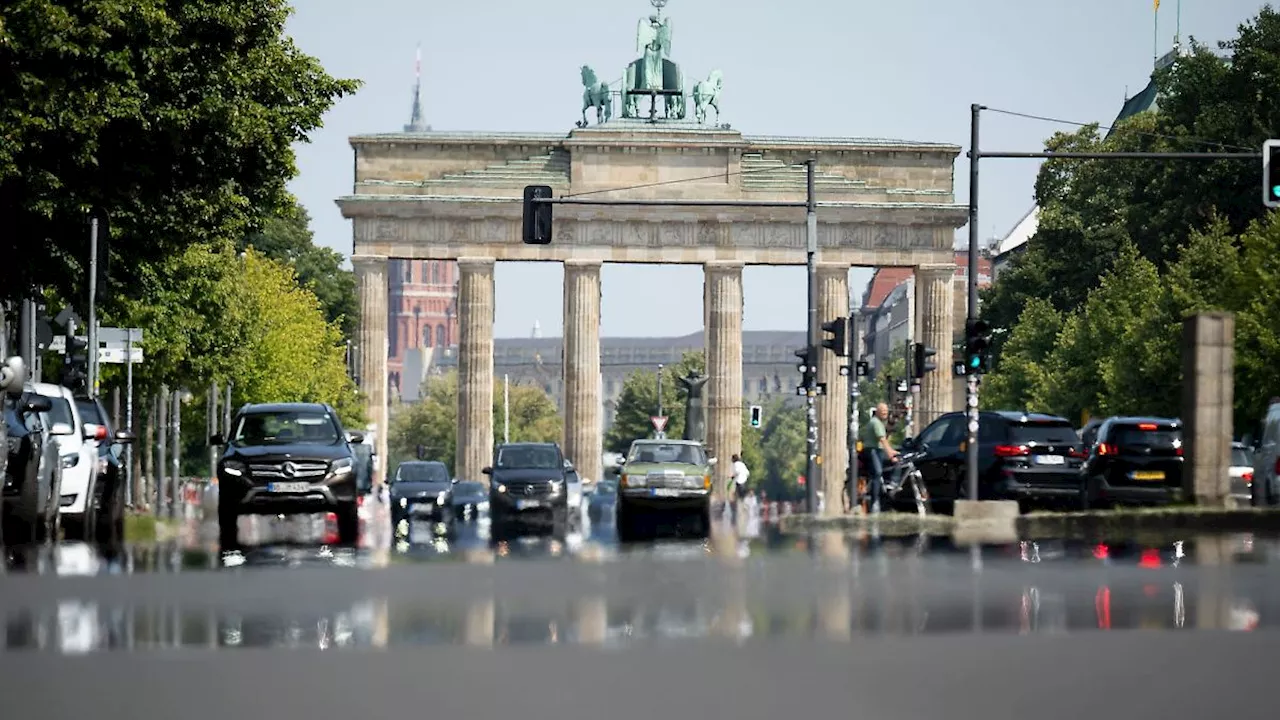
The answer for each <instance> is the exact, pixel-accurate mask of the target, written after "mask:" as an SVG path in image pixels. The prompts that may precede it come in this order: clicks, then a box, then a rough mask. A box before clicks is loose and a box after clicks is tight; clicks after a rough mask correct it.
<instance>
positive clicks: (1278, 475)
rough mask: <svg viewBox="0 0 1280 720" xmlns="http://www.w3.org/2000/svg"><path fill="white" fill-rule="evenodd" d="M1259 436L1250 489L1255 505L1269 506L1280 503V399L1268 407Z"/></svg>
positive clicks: (1254, 455)
mask: <svg viewBox="0 0 1280 720" xmlns="http://www.w3.org/2000/svg"><path fill="white" fill-rule="evenodd" d="M1259 437H1260V438H1261V439H1260V440H1259V441H1258V448H1257V451H1256V452H1254V454H1253V485H1252V486H1251V487H1250V488H1249V491H1250V494H1251V498H1252V501H1253V505H1254V506H1255V507H1268V506H1271V505H1275V504H1277V503H1280V400H1275V401H1272V403H1271V405H1270V407H1268V408H1267V414H1266V416H1264V417H1263V419H1262V432H1261V434H1260V435H1259Z"/></svg>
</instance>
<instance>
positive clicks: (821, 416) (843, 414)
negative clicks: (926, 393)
mask: <svg viewBox="0 0 1280 720" xmlns="http://www.w3.org/2000/svg"><path fill="white" fill-rule="evenodd" d="M817 300H818V324H819V326H821V324H822V323H826V322H830V321H832V320H835V319H836V318H838V317H844V318H847V317H848V316H849V266H848V265H838V264H834V263H820V264H819V265H818V298H817ZM822 337H824V334H822V333H819V341H821V339H822ZM819 347H820V349H819V352H818V382H819V383H825V384H826V386H827V394H826V395H821V396H819V397H818V451H819V453H820V457H821V458H822V470H821V474H820V476H821V478H822V487H821V488H819V489H820V490H822V493H823V496H824V498H825V504H824V506H823V514H824V515H841V514H843V513H844V507H843V505H842V504H841V500H840V493H841V491H842V490H843V488H844V479H845V474H846V470H847V468H848V467H849V429H848V427H849V380H848V378H846V377H842V376H841V375H840V366H841V365H846V364H848V362H849V359H848V358H842V357H837V356H836V354H835V353H833V352H831V351H830V350H827V349H826V348H822V347H821V346H819Z"/></svg>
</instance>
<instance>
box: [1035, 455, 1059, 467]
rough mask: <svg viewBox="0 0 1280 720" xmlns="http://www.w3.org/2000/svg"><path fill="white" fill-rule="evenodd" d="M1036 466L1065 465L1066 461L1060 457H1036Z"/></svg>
mask: <svg viewBox="0 0 1280 720" xmlns="http://www.w3.org/2000/svg"><path fill="white" fill-rule="evenodd" d="M1035 459H1036V464H1037V465H1065V464H1066V462H1067V459H1066V458H1064V457H1062V456H1061V455H1036V456H1035Z"/></svg>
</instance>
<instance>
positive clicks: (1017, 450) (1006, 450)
mask: <svg viewBox="0 0 1280 720" xmlns="http://www.w3.org/2000/svg"><path fill="white" fill-rule="evenodd" d="M992 452H994V453H995V454H996V457H1020V456H1023V455H1026V454H1028V450H1027V446H1026V445H996V446H995V447H994V448H992Z"/></svg>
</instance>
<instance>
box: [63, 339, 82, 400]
mask: <svg viewBox="0 0 1280 720" xmlns="http://www.w3.org/2000/svg"><path fill="white" fill-rule="evenodd" d="M66 353H67V355H66V358H67V359H66V362H65V363H63V365H62V378H61V381H60V383H59V384H61V385H62V386H63V387H66V388H68V389H70V390H73V391H79V390H84V389H85V385H86V383H88V381H89V341H88V340H86V339H84V338H78V337H68V338H67V349H66Z"/></svg>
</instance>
